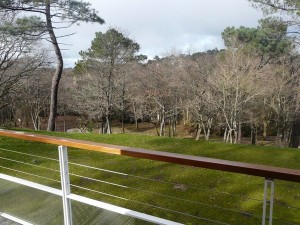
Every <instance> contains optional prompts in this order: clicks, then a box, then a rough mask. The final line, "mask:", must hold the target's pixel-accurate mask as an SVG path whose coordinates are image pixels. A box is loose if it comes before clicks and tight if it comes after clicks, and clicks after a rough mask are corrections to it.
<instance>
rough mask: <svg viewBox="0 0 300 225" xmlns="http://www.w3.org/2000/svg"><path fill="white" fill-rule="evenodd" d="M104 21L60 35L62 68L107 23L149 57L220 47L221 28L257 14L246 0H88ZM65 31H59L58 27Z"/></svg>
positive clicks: (250, 23) (248, 21)
mask: <svg viewBox="0 0 300 225" xmlns="http://www.w3.org/2000/svg"><path fill="white" fill-rule="evenodd" d="M89 2H91V4H92V6H93V7H94V8H95V9H96V10H97V11H98V12H99V15H100V16H101V17H102V18H103V19H104V20H105V21H106V23H105V25H99V24H81V25H80V26H75V27H72V28H70V30H69V31H68V32H73V31H76V34H75V35H73V36H70V37H67V38H64V39H62V40H61V41H62V42H64V43H68V44H70V46H67V48H69V49H70V50H68V51H64V59H65V67H73V66H74V62H75V61H77V59H78V58H79V55H78V52H79V51H80V50H86V49H87V48H89V47H90V45H91V41H92V40H93V38H94V36H95V32H98V31H101V32H105V31H106V30H107V29H108V28H109V27H117V28H120V29H121V30H123V31H127V33H128V34H129V37H130V38H132V39H134V40H135V41H136V42H137V43H139V44H140V46H141V51H140V53H142V54H145V55H148V56H149V57H150V58H152V57H154V56H155V55H159V56H162V55H165V54H166V53H168V52H172V51H173V50H174V49H175V50H176V51H178V52H182V53H189V52H191V53H192V52H198V51H206V50H209V49H214V48H218V49H221V48H223V47H224V46H223V42H222V39H221V32H222V31H223V30H224V29H225V28H226V27H228V26H236V27H239V26H242V25H243V26H247V27H256V26H257V25H258V20H259V19H260V18H262V17H263V15H262V13H261V12H259V11H257V10H255V9H253V8H252V7H251V6H250V3H249V2H248V1H247V0H151V1H150V0H89ZM64 32H65V31H64Z"/></svg>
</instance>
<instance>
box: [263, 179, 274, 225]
mask: <svg viewBox="0 0 300 225" xmlns="http://www.w3.org/2000/svg"><path fill="white" fill-rule="evenodd" d="M269 186H270V190H269ZM274 188H275V183H274V180H273V179H269V178H266V179H265V187H264V204H263V216H262V225H266V219H267V204H268V203H269V225H272V222H273V205H274ZM268 192H270V196H269V197H270V198H269V200H268Z"/></svg>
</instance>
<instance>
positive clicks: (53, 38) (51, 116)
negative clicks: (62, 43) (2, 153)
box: [46, 3, 64, 131]
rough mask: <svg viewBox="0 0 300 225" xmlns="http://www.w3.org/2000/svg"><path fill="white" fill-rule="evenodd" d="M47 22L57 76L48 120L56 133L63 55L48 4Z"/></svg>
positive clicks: (50, 128)
mask: <svg viewBox="0 0 300 225" xmlns="http://www.w3.org/2000/svg"><path fill="white" fill-rule="evenodd" d="M46 21H47V30H48V33H49V36H50V39H51V44H52V46H53V49H54V52H55V56H56V61H57V64H56V70H55V74H54V76H53V78H52V85H51V98H50V113H49V120H48V127H47V130H48V131H55V118H56V114H57V95H58V86H59V81H60V78H61V75H62V71H63V64H64V63H63V58H62V55H61V51H60V48H59V46H58V43H57V39H56V36H55V33H54V30H53V26H52V21H51V14H50V3H46Z"/></svg>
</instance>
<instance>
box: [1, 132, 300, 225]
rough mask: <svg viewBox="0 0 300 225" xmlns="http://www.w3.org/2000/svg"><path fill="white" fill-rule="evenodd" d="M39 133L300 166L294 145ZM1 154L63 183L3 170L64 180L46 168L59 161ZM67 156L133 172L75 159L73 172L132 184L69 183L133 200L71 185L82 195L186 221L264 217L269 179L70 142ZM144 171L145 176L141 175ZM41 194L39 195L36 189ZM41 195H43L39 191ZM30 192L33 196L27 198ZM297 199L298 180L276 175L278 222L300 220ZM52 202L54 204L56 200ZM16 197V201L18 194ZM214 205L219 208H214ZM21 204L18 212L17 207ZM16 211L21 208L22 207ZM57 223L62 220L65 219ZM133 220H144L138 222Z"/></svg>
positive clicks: (53, 150)
mask: <svg viewBox="0 0 300 225" xmlns="http://www.w3.org/2000/svg"><path fill="white" fill-rule="evenodd" d="M38 133H42V134H48V135H55V136H61V137H68V138H74V139H82V140H89V141H95V142H102V143H109V144H116V145H122V146H130V147H136V148H145V149H152V150H158V151H167V152H175V153H181V154H189V155H197V156H205V157H212V158H219V159H226V160H233V161H241V162H249V163H257V164H265V165H273V166H278V167H286V168H293V169H300V154H299V153H300V152H299V150H296V149H288V148H275V147H257V146H250V145H230V144H222V143H208V142H201V141H200V142H196V141H194V140H190V139H179V138H174V139H170V138H163V137H153V136H146V135H142V136H141V135H137V134H113V135H99V134H73V133H48V132H38ZM0 148H3V149H9V150H13V151H18V152H23V153H29V154H36V155H41V156H45V157H50V158H56V159H57V158H58V153H57V146H53V145H46V144H41V143H34V142H26V141H21V140H17V139H12V138H4V137H0ZM0 157H2V158H10V159H14V160H18V161H22V162H27V163H30V164H34V165H36V166H40V167H32V166H29V165H24V164H23V165H19V164H17V163H15V162H13V161H7V160H4V159H1V158H0V166H2V168H1V167H0V172H1V173H5V174H9V175H13V176H17V177H21V178H25V179H29V180H33V181H35V182H39V183H42V184H46V185H50V186H53V187H56V188H59V183H57V182H54V181H50V180H45V179H41V178H38V177H33V176H29V175H26V174H22V173H19V172H14V171H10V170H7V169H5V168H3V167H9V168H13V169H15V170H22V171H25V172H28V173H34V174H36V175H39V176H43V177H48V178H50V179H54V180H58V181H59V174H58V173H56V172H54V171H53V172H49V171H48V170H46V169H44V168H41V167H46V168H51V169H58V167H59V165H58V163H57V162H54V161H50V160H46V159H41V158H35V157H30V156H25V155H19V154H16V153H14V152H8V151H3V150H2V151H1V150H0ZM69 160H70V162H72V163H78V164H84V165H88V166H91V167H97V168H103V169H107V170H113V171H118V172H122V173H126V174H130V175H133V176H134V177H133V176H124V175H117V174H111V173H107V172H103V171H99V170H94V169H88V168H83V167H79V166H76V165H74V164H72V165H70V172H71V173H72V174H77V175H81V176H86V177H91V178H95V179H101V180H104V181H106V182H111V183H115V184H119V185H123V186H127V187H129V188H120V187H118V186H112V185H110V184H107V183H100V182H95V181H92V180H86V179H83V178H80V177H78V176H74V175H71V183H72V184H73V185H76V186H81V187H85V188H89V189H92V190H97V191H101V192H105V193H108V194H111V195H115V196H119V197H122V198H126V199H129V200H124V199H120V198H114V197H111V196H108V195H104V194H100V193H96V192H91V191H86V190H82V189H79V188H76V187H74V186H73V187H72V192H74V193H76V194H81V195H84V196H88V197H92V198H94V199H98V200H101V201H105V202H109V203H112V204H116V205H119V206H122V207H126V208H130V209H134V210H137V211H140V212H145V213H148V214H151V215H155V216H159V217H162V218H166V219H170V220H174V221H177V222H182V223H185V224H216V223H214V222H210V221H208V220H202V219H199V218H200V217H201V218H208V219H210V220H217V221H222V222H225V223H228V224H246V225H247V224H249V225H253V224H260V223H261V213H262V198H263V183H264V180H263V178H258V177H253V176H247V175H241V174H233V173H227V172H220V171H213V170H207V169H199V168H193V167H187V166H181V165H173V164H169V163H161V162H154V161H151V160H142V159H135V158H130V157H125V156H115V155H109V154H102V153H97V152H92V151H86V150H79V149H71V148H70V149H69ZM140 177H143V178H147V179H142V178H140ZM1 189H2V186H1ZM1 189H0V200H1V201H0V202H2V199H1V198H3V196H4V195H1V193H2V192H1ZM12 189H13V188H12ZM154 193H157V194H154ZM36 195H37V196H39V195H38V194H36ZM1 196H2V197H1ZM6 196H7V193H6ZM12 196H13V195H12ZM41 196H43V195H42V194H41ZM11 198H13V197H11ZM31 198H32V196H29V197H28V199H31ZM41 198H42V197H41ZM182 199H184V200H182ZM299 200H300V184H298V183H292V182H284V181H276V183H275V201H276V204H275V206H274V216H275V220H274V222H273V224H284V221H288V222H290V223H294V224H299V223H300V213H299V209H298V208H300V201H299ZM28 201H29V200H27V202H28ZM49 201H50V202H51V200H49ZM11 202H13V203H15V202H14V201H12V200H11ZM13 203H12V204H11V205H10V206H9V205H6V209H7V208H8V209H11V208H12V207H13V206H14V205H15V204H13ZM144 203H146V204H144ZM74 205H75V204H74ZM212 205H213V206H217V207H212ZM14 207H15V206H14ZM74 207H75V206H74ZM82 207H83V206H81V208H82ZM158 207H163V208H167V209H169V210H162V209H160V208H158ZM220 207H221V208H225V209H230V210H226V211H225V210H223V209H220ZM292 207H293V208H292ZM17 208H18V207H17ZM77 209H78V211H80V207H79V208H78V207H77ZM15 210H17V209H16V207H15ZM18 210H20V211H22V207H21V205H20V209H18ZM0 211H1V205H0ZM88 211H90V212H91V211H92V210H91V209H90V210H88ZM173 211H180V212H184V213H188V214H190V215H192V217H191V216H187V215H185V214H178V213H174V212H173ZM81 215H82V214H81ZM78 218H79V217H78ZM128 223H129V222H128ZM57 224H59V222H58V223H57ZM87 224H88V223H87ZM100 224H101V223H100ZM105 224H109V223H105ZM114 224H116V223H114ZM130 224H143V223H139V222H136V221H135V222H132V223H130Z"/></svg>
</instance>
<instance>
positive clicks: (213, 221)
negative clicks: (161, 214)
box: [71, 184, 229, 225]
mask: <svg viewBox="0 0 300 225" xmlns="http://www.w3.org/2000/svg"><path fill="white" fill-rule="evenodd" d="M71 186H73V187H76V188H79V189H83V190H87V191H91V192H94V193H98V194H102V195H107V196H110V197H114V198H118V199H122V200H125V201H130V202H133V203H137V204H141V205H145V206H150V207H153V208H157V209H161V210H165V211H169V212H173V213H177V214H181V215H184V216H188V217H192V218H196V219H199V220H204V221H207V222H212V223H216V224H222V225H229V224H227V223H223V222H220V221H216V220H212V219H208V218H204V217H200V216H195V215H191V214H188V213H184V212H180V211H176V210H173V209H167V208H164V207H161V206H156V205H152V204H148V203H144V202H140V201H136V200H132V199H127V198H123V197H120V196H116V195H111V194H107V193H104V192H101V191H96V190H93V189H89V188H84V187H81V186H77V185H73V184H71Z"/></svg>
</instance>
